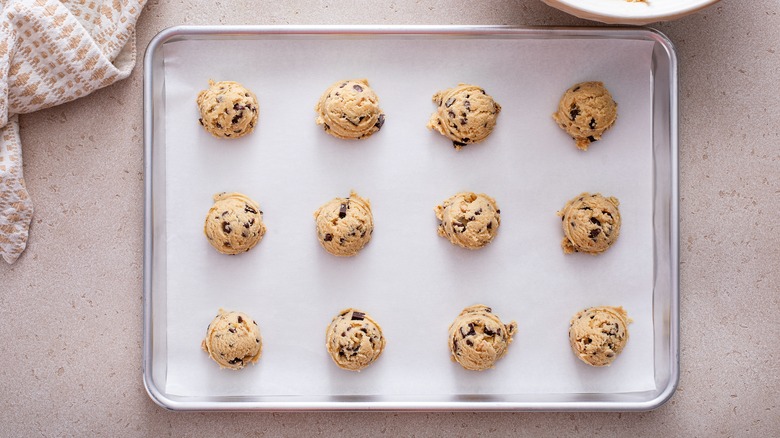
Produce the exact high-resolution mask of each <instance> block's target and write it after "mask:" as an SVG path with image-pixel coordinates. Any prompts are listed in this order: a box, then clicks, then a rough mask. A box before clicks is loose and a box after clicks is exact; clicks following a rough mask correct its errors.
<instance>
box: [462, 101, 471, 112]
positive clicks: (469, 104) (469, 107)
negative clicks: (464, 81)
mask: <svg viewBox="0 0 780 438" xmlns="http://www.w3.org/2000/svg"><path fill="white" fill-rule="evenodd" d="M463 106H464V107H465V108H466V110H468V111H471V102H470V101H468V100H466V101H464V102H463Z"/></svg>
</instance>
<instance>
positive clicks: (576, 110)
mask: <svg viewBox="0 0 780 438" xmlns="http://www.w3.org/2000/svg"><path fill="white" fill-rule="evenodd" d="M578 115H580V108H579V107H578V106H577V105H575V106H574V108H572V109H571V111H569V118H570V119H571V120H572V121H574V119H576V118H577V116H578Z"/></svg>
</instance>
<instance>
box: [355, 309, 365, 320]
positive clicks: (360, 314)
mask: <svg viewBox="0 0 780 438" xmlns="http://www.w3.org/2000/svg"><path fill="white" fill-rule="evenodd" d="M365 318H366V314H365V313H363V312H358V311H356V310H355V311H353V312H352V320H353V321H362V320H364V319H365Z"/></svg>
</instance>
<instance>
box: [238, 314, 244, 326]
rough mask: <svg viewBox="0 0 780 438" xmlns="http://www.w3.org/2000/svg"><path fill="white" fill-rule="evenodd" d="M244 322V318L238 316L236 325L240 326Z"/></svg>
mask: <svg viewBox="0 0 780 438" xmlns="http://www.w3.org/2000/svg"><path fill="white" fill-rule="evenodd" d="M242 322H244V318H242V317H241V315H238V323H239V324H241V323H242Z"/></svg>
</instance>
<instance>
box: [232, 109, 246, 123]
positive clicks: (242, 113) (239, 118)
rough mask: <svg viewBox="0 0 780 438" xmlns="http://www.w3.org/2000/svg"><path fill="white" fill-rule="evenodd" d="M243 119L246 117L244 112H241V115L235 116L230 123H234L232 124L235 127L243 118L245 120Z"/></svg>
mask: <svg viewBox="0 0 780 438" xmlns="http://www.w3.org/2000/svg"><path fill="white" fill-rule="evenodd" d="M243 117H244V112H243V111H242V112H240V113H238V114H236V115H235V116H233V119H232V120H231V121H230V123H232V124H234V125H235V124H236V123H238V121H239V120H241V118H243Z"/></svg>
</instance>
